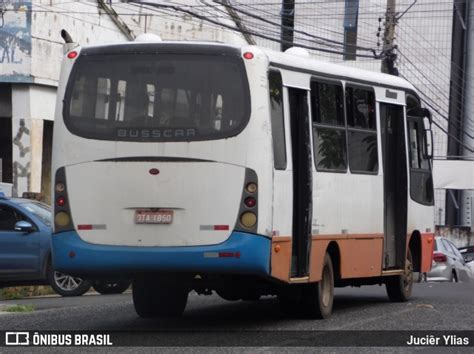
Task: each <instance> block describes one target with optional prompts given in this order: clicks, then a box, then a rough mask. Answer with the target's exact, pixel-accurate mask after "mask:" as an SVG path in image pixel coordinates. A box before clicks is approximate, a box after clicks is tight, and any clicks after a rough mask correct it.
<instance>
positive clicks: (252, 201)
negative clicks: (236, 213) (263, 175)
mask: <svg viewBox="0 0 474 354" xmlns="http://www.w3.org/2000/svg"><path fill="white" fill-rule="evenodd" d="M245 205H246V206H247V208H253V207H254V206H255V205H257V201H256V200H255V198H254V197H247V198H245Z"/></svg>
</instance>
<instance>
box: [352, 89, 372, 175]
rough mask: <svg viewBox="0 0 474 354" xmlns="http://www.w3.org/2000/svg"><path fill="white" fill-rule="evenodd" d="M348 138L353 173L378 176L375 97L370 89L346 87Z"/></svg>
mask: <svg viewBox="0 0 474 354" xmlns="http://www.w3.org/2000/svg"><path fill="white" fill-rule="evenodd" d="M346 111H347V125H348V127H347V128H348V129H347V138H348V144H349V168H350V170H351V173H362V174H377V173H378V170H379V166H378V151H377V127H376V120H375V95H374V92H373V91H371V90H370V89H362V88H355V87H346Z"/></svg>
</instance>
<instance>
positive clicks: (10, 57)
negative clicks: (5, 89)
mask: <svg viewBox="0 0 474 354" xmlns="http://www.w3.org/2000/svg"><path fill="white" fill-rule="evenodd" d="M2 4H3V6H4V9H5V12H4V13H3V14H2V27H1V28H0V82H30V81H31V75H30V74H31V11H30V10H31V1H25V0H24V1H3V2H2Z"/></svg>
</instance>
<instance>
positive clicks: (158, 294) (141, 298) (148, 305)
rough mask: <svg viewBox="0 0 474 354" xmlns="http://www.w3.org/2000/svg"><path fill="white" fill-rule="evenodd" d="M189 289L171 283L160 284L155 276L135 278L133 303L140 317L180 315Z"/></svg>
mask: <svg viewBox="0 0 474 354" xmlns="http://www.w3.org/2000/svg"><path fill="white" fill-rule="evenodd" d="M188 293H189V291H188V289H187V288H184V287H179V286H176V285H171V284H160V283H159V282H157V281H156V279H153V277H139V278H136V279H134V281H133V287H132V297H133V305H134V306H135V311H136V312H137V314H138V315H139V316H140V317H143V318H150V317H179V316H181V315H182V314H183V312H184V309H185V307H186V303H187V301H188Z"/></svg>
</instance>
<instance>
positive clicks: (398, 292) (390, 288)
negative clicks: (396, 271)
mask: <svg viewBox="0 0 474 354" xmlns="http://www.w3.org/2000/svg"><path fill="white" fill-rule="evenodd" d="M385 287H386V288H387V295H388V298H389V299H390V301H392V302H405V301H408V299H409V298H410V296H411V292H412V290H413V262H412V256H411V251H410V250H408V252H407V259H406V262H405V272H404V273H403V274H401V275H395V276H391V277H388V279H387V280H386V281H385Z"/></svg>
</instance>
